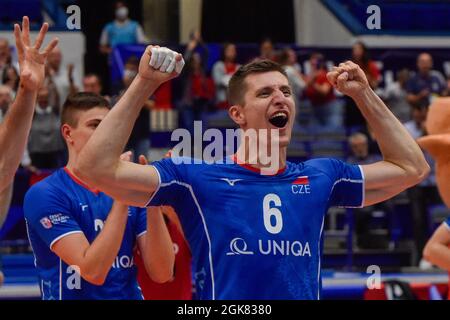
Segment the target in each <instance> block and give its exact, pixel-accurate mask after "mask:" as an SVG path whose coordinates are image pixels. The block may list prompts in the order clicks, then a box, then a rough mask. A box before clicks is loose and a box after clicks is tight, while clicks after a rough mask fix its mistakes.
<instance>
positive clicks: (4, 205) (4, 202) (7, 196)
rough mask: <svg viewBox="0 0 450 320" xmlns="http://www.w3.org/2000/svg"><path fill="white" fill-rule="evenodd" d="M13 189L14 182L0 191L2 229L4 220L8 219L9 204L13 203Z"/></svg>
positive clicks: (0, 226)
mask: <svg viewBox="0 0 450 320" xmlns="http://www.w3.org/2000/svg"><path fill="white" fill-rule="evenodd" d="M12 191H13V183H11V184H10V185H9V186H7V187H6V188H5V189H3V191H1V192H0V229H1V228H2V225H3V222H5V220H6V216H7V215H8V211H9V206H10V204H11V197H12Z"/></svg>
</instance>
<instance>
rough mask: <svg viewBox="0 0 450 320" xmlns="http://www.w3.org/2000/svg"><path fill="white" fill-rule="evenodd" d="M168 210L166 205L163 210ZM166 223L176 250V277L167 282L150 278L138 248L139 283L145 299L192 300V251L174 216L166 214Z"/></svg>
mask: <svg viewBox="0 0 450 320" xmlns="http://www.w3.org/2000/svg"><path fill="white" fill-rule="evenodd" d="M165 211H167V208H166V207H164V209H163V212H165ZM165 220H166V225H167V228H168V230H169V234H170V237H171V239H172V242H173V246H174V250H175V269H174V278H173V280H170V281H168V282H166V283H156V282H154V281H153V280H152V279H150V277H149V275H148V274H147V272H146V270H145V266H144V261H142V258H141V255H140V252H139V251H138V250H136V252H135V254H134V262H135V264H136V266H137V269H138V274H137V278H138V283H139V286H140V287H141V289H142V294H143V296H144V299H145V300H192V273H191V252H190V250H189V247H188V244H187V242H186V240H185V239H184V236H183V233H182V231H181V229H180V227H179V226H177V223H176V222H174V221H173V218H168V217H167V215H165Z"/></svg>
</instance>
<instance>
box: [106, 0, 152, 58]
mask: <svg viewBox="0 0 450 320" xmlns="http://www.w3.org/2000/svg"><path fill="white" fill-rule="evenodd" d="M114 5H115V8H116V12H115V16H116V18H115V20H114V21H112V22H110V23H108V24H107V25H106V26H105V27H104V28H103V31H102V34H101V37H100V52H102V53H104V54H110V53H111V51H112V48H114V47H115V46H117V45H119V44H137V43H145V42H147V39H146V37H145V35H144V31H143V30H142V27H141V25H140V24H139V23H138V22H137V21H134V20H131V19H129V18H128V7H127V5H126V4H125V2H124V1H116V2H115V4H114Z"/></svg>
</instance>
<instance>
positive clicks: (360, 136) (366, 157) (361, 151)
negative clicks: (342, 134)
mask: <svg viewBox="0 0 450 320" xmlns="http://www.w3.org/2000/svg"><path fill="white" fill-rule="evenodd" d="M348 143H349V146H350V151H351V155H350V157H349V158H348V159H347V162H349V163H353V164H360V165H366V164H370V163H374V162H377V161H380V160H381V156H380V155H379V154H371V153H369V139H368V138H367V136H366V135H365V134H364V133H361V132H356V133H354V134H352V135H351V136H350V137H349V139H348Z"/></svg>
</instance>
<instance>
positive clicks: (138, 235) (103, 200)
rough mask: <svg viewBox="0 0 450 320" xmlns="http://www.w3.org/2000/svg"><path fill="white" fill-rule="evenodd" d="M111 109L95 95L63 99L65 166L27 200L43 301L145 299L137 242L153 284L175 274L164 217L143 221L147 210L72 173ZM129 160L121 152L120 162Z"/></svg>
mask: <svg viewBox="0 0 450 320" xmlns="http://www.w3.org/2000/svg"><path fill="white" fill-rule="evenodd" d="M108 111H109V104H108V102H107V101H106V100H105V99H104V98H102V97H100V96H97V95H95V94H91V93H78V94H76V95H74V96H71V97H69V98H68V99H67V100H66V102H65V104H64V106H63V111H62V119H61V123H62V127H61V132H62V135H63V137H64V139H65V141H66V144H67V147H68V151H69V161H68V163H67V166H66V167H65V168H63V169H60V170H58V171H56V172H55V173H53V174H52V175H51V176H49V177H47V178H46V179H44V180H42V181H40V182H39V183H37V184H35V185H34V186H32V187H31V188H30V190H29V191H28V192H27V194H26V196H25V201H24V211H25V219H26V222H27V229H28V235H29V239H30V243H31V246H32V249H33V252H34V255H35V264H36V267H37V269H38V272H39V277H40V286H41V293H42V298H43V299H47V300H51V299H59V300H66V299H83V300H85V299H142V294H141V290H140V288H139V287H138V284H137V274H136V272H137V270H136V266H135V265H134V261H133V250H134V248H135V246H136V245H138V247H139V250H140V251H141V252H142V253H143V255H142V257H143V260H144V264H145V266H146V269H147V272H148V274H149V275H150V277H151V278H152V279H153V280H155V281H157V282H165V281H167V280H169V279H170V278H171V277H172V272H173V264H174V253H173V249H172V242H171V240H170V236H169V234H168V231H167V228H166V226H165V222H164V219H163V217H162V214H161V213H160V212H150V214H149V215H148V218H147V212H146V209H138V208H133V207H130V208H128V206H126V205H124V204H121V203H120V202H118V201H115V202H114V203H113V199H112V198H110V197H109V196H107V195H106V194H104V193H103V192H101V191H100V190H98V189H95V188H93V187H91V186H89V185H88V184H86V183H85V182H83V181H82V180H81V179H79V178H78V177H77V176H76V175H75V174H74V173H73V170H72V168H73V165H74V163H75V161H76V159H77V157H78V154H79V152H80V150H82V148H83V146H84V144H85V143H86V142H87V141H88V139H89V137H90V136H91V135H92V133H93V132H94V130H95V129H96V127H97V126H98V124H99V123H100V122H101V121H102V119H103V118H104V117H105V115H106V114H107V113H108ZM130 157H131V153H125V154H123V155H122V159H123V160H127V161H129V160H130ZM141 160H142V159H141ZM148 210H149V211H150V210H153V211H154V210H158V209H155V208H154V209H148ZM150 228H151V231H150V232H148V233H147V232H146V231H147V230H150Z"/></svg>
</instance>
